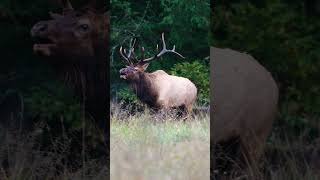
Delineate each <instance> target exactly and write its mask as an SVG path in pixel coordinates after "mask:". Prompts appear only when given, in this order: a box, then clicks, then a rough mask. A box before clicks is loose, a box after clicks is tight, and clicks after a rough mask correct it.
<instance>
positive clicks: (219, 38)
mask: <svg viewBox="0 0 320 180" xmlns="http://www.w3.org/2000/svg"><path fill="white" fill-rule="evenodd" d="M241 2H242V3H241ZM302 5H303V3H299V4H298V3H290V4H289V3H287V2H286V1H282V0H275V1H263V3H260V4H259V5H258V4H256V3H255V1H246V2H243V1H237V2H232V3H228V4H225V5H219V4H218V5H217V6H216V7H215V9H214V12H213V14H214V15H213V18H212V24H211V33H212V37H213V39H212V45H214V46H218V47H228V48H233V49H235V50H239V51H242V52H244V51H245V52H248V53H249V54H252V55H253V56H254V57H255V58H256V59H257V60H258V61H259V62H260V63H262V64H263V65H264V66H265V67H266V68H267V69H268V70H269V71H271V73H272V74H273V76H274V77H275V79H276V80H277V82H278V85H279V87H280V107H281V109H280V113H281V117H280V118H281V120H283V121H285V122H286V123H285V125H286V126H290V127H297V126H300V127H306V126H308V127H309V128H311V129H314V128H316V126H315V124H317V123H318V122H319V120H318V119H319V117H320V108H319V107H320V96H319V94H320V83H319V74H320V48H319V47H320V34H319V33H318V32H319V29H320V21H318V20H317V17H313V16H309V15H307V12H305V10H304V6H302ZM301 119H304V122H305V123H304V124H305V125H302V124H301ZM292 129H295V128H292ZM293 131H296V129H295V130H293ZM299 132H301V131H300V130H299Z"/></svg>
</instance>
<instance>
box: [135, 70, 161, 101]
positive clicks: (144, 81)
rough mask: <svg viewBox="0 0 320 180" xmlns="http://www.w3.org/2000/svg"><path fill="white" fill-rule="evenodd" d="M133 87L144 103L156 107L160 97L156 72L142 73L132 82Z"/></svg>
mask: <svg viewBox="0 0 320 180" xmlns="http://www.w3.org/2000/svg"><path fill="white" fill-rule="evenodd" d="M130 85H131V88H132V89H133V91H134V93H135V94H136V95H137V97H138V98H139V99H140V100H141V101H142V102H144V103H146V104H148V105H149V106H151V107H156V106H157V105H156V103H157V102H156V101H157V99H158V96H159V94H158V90H157V88H158V87H157V85H156V74H154V73H147V72H144V73H140V74H139V78H138V79H137V80H133V81H131V82H130Z"/></svg>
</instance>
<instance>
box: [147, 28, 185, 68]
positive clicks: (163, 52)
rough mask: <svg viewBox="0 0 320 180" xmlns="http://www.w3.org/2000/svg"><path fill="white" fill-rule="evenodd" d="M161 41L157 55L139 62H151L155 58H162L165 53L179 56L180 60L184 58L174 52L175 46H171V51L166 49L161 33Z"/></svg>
mask: <svg viewBox="0 0 320 180" xmlns="http://www.w3.org/2000/svg"><path fill="white" fill-rule="evenodd" d="M161 40H162V50H161V51H160V52H159V53H158V54H156V55H155V56H153V57H150V58H147V59H143V60H141V61H142V62H148V61H152V60H154V59H156V58H159V57H160V56H162V55H163V54H165V53H167V52H171V53H174V54H176V55H178V56H180V57H181V58H185V57H184V56H182V55H181V54H179V53H178V52H176V46H175V45H174V46H173V48H172V49H171V50H168V49H167V46H166V42H165V40H164V33H162V35H161ZM157 49H158V45H157Z"/></svg>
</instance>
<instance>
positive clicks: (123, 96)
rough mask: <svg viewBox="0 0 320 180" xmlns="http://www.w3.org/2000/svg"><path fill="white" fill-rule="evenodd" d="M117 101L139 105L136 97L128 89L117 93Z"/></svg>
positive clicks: (125, 88)
mask: <svg viewBox="0 0 320 180" xmlns="http://www.w3.org/2000/svg"><path fill="white" fill-rule="evenodd" d="M117 97H118V99H119V100H120V101H121V102H123V103H132V104H135V105H137V104H139V100H138V98H137V96H136V95H135V94H134V93H133V92H132V90H131V89H129V88H128V87H124V88H122V89H120V90H119V91H118V92H117Z"/></svg>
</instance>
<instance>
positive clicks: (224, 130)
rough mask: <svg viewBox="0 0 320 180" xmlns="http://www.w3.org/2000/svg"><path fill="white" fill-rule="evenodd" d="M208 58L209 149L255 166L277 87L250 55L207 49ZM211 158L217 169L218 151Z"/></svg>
mask: <svg viewBox="0 0 320 180" xmlns="http://www.w3.org/2000/svg"><path fill="white" fill-rule="evenodd" d="M210 58H211V67H212V69H211V82H212V83H211V87H210V89H211V92H212V95H213V96H211V97H212V99H211V103H212V104H211V107H212V108H211V118H212V124H211V125H212V130H211V141H212V144H214V146H213V147H215V148H216V149H215V150H217V149H220V150H221V151H222V153H228V151H230V149H231V151H232V152H229V153H230V154H229V156H231V157H232V159H233V160H240V163H245V162H247V161H248V162H249V163H254V162H257V160H258V158H259V157H260V155H261V154H262V153H263V147H264V144H265V143H266V139H267V137H268V135H269V133H270V131H271V127H272V124H273V121H274V119H275V117H276V114H277V102H278V87H277V85H276V83H275V81H274V79H273V78H272V76H271V74H270V73H269V72H268V71H267V70H266V69H265V68H264V67H262V66H261V65H260V64H259V63H258V62H257V61H256V60H255V59H253V58H252V57H251V56H250V55H247V54H243V53H239V52H236V51H233V50H230V49H219V48H214V47H211V49H210ZM218 147H219V148H218ZM214 156H215V157H214V158H215V159H216V160H217V161H216V165H215V168H219V165H221V164H219V163H218V162H219V161H218V159H219V156H220V155H219V151H216V152H215V154H214ZM238 162H239V161H238Z"/></svg>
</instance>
